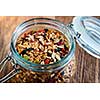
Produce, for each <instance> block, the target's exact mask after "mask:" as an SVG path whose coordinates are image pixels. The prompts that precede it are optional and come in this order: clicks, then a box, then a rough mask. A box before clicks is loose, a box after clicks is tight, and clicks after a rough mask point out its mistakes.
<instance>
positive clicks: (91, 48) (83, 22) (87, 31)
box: [72, 16, 100, 59]
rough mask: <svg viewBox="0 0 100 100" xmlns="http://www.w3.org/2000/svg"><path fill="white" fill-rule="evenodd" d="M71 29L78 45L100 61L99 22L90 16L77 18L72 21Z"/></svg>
mask: <svg viewBox="0 0 100 100" xmlns="http://www.w3.org/2000/svg"><path fill="white" fill-rule="evenodd" d="M72 28H73V29H74V34H73V35H74V37H75V38H76V41H77V42H78V44H79V45H80V46H81V47H82V48H83V49H84V50H86V51H87V52H88V53H89V54H91V55H92V56H94V57H96V58H99V59H100V20H99V19H97V18H94V17H90V16H87V17H85V16H78V17H75V18H74V19H73V22H72Z"/></svg>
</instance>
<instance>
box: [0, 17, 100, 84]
mask: <svg viewBox="0 0 100 100" xmlns="http://www.w3.org/2000/svg"><path fill="white" fill-rule="evenodd" d="M37 27H40V28H41V27H50V28H53V29H56V30H59V31H60V32H62V34H64V35H65V36H66V37H67V39H68V41H69V45H70V50H69V53H68V55H67V56H66V57H64V58H62V59H61V60H60V61H58V62H55V63H53V64H46V65H41V64H34V63H32V62H29V61H27V60H25V59H24V58H22V57H21V56H20V55H19V54H18V52H17V51H16V47H15V45H16V41H17V39H18V37H19V36H20V35H21V34H22V33H23V32H25V31H27V30H28V29H32V28H37ZM88 33H89V34H88ZM90 33H91V34H90ZM75 39H76V41H77V42H78V43H79V45H80V46H81V47H82V48H84V49H85V50H86V51H87V52H88V53H90V54H91V55H93V56H95V57H97V58H100V41H99V40H100V20H98V19H96V18H93V17H75V18H74V19H73V21H72V23H71V24H68V25H64V24H63V23H61V22H59V21H57V20H54V19H48V18H34V19H30V20H28V21H25V22H23V23H22V24H20V25H19V26H18V27H17V28H16V29H15V31H14V32H13V35H12V39H11V45H10V53H9V54H8V55H7V57H6V58H4V59H3V60H2V61H1V63H0V68H1V69H0V72H1V71H2V70H3V68H4V67H5V64H6V63H7V61H10V62H11V64H12V66H13V70H12V71H11V72H9V73H8V74H7V75H6V76H4V77H2V78H1V79H0V82H6V81H7V82H36V83H37V82H39V83H40V82H46V83H53V82H54V83H56V82H57V83H64V82H69V80H70V78H71V77H72V76H73V74H74V73H75V69H76V66H75V56H74V53H75ZM98 39H99V40H98ZM93 43H94V44H93Z"/></svg>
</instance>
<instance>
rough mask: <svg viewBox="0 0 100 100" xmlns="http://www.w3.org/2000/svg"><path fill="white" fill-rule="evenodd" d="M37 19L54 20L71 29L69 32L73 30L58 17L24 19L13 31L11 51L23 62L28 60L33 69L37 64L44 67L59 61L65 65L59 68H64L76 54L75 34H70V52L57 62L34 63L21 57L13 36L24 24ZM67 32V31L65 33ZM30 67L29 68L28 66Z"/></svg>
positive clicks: (57, 63)
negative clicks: (57, 18)
mask: <svg viewBox="0 0 100 100" xmlns="http://www.w3.org/2000/svg"><path fill="white" fill-rule="evenodd" d="M36 20H38V21H39V20H46V21H48V22H49V21H52V22H55V23H56V24H59V25H60V27H64V28H65V29H66V30H69V32H71V30H70V29H69V28H68V27H67V26H66V25H65V24H63V23H62V22H60V21H59V20H56V19H51V18H32V19H29V20H26V21H24V22H23V23H21V24H20V25H18V26H17V27H16V29H15V31H14V32H13V35H12V39H11V46H10V47H11V52H12V53H13V55H14V57H16V59H18V60H20V61H22V62H26V63H27V64H28V65H31V66H32V67H30V68H32V69H33V70H35V69H34V67H35V66H42V67H45V66H46V67H49V66H55V65H59V63H61V62H63V65H62V66H59V68H63V67H64V66H65V64H67V63H68V62H69V61H70V60H71V58H72V57H73V55H74V52H75V41H74V39H73V36H72V35H71V34H69V35H70V39H71V47H70V51H69V53H68V54H67V55H66V56H65V57H64V58H62V59H61V60H60V61H57V62H54V63H53V64H44V65H42V64H35V63H32V62H30V61H27V60H25V59H24V58H23V57H21V56H20V55H19V54H18V52H17V50H16V49H15V46H14V42H13V37H14V36H15V34H16V33H17V31H18V30H19V28H20V27H23V25H26V24H27V23H28V22H31V21H36ZM36 24H38V22H35V25H36ZM65 34H66V33H65ZM59 68H56V69H59ZM26 69H28V68H26Z"/></svg>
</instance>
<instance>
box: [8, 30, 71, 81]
mask: <svg viewBox="0 0 100 100" xmlns="http://www.w3.org/2000/svg"><path fill="white" fill-rule="evenodd" d="M69 49H70V45H69V42H68V39H67V38H66V36H65V35H63V34H62V32H60V31H58V30H56V29H52V28H43V29H38V30H34V29H33V30H31V31H29V32H24V33H23V34H22V35H21V36H19V38H18V39H17V42H16V50H17V51H18V53H19V54H20V56H22V57H23V58H24V59H25V60H27V61H30V62H32V63H36V64H42V65H46V64H53V63H55V62H58V61H60V60H61V59H62V58H64V57H65V56H66V55H67V54H68V53H69ZM72 66H73V62H70V64H69V65H67V67H65V68H64V69H61V70H58V71H55V72H53V73H46V72H44V73H43V72H33V71H29V70H26V69H24V68H21V72H20V73H19V74H17V75H16V76H15V77H14V78H12V79H11V80H9V81H8V82H11V81H12V82H36V83H37V82H39V83H41V82H42V83H43V82H47V83H56V82H59V83H64V82H65V81H66V82H68V79H69V77H70V76H72V70H73V69H72ZM65 79H66V80H65Z"/></svg>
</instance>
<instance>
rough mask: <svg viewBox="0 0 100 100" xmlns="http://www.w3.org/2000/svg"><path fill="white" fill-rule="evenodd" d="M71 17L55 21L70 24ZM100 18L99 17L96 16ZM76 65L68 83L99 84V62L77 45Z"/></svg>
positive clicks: (58, 18)
mask: <svg viewBox="0 0 100 100" xmlns="http://www.w3.org/2000/svg"><path fill="white" fill-rule="evenodd" d="M72 18H73V16H68V17H66V16H62V17H61V16H57V17H56V19H57V20H60V21H61V22H63V23H65V24H66V23H67V24H68V23H70V22H71V21H72ZM97 18H100V16H97ZM75 58H76V65H77V70H76V73H75V75H74V77H73V78H72V79H71V80H70V82H79V83H81V82H82V83H94V82H100V60H99V59H96V58H94V57H92V56H90V55H89V54H88V53H87V52H85V51H84V50H83V49H82V48H80V47H79V45H78V44H77V45H76V52H75Z"/></svg>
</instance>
